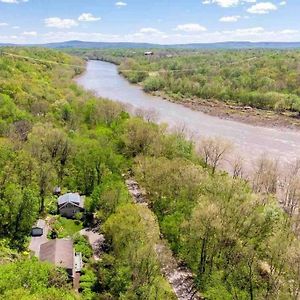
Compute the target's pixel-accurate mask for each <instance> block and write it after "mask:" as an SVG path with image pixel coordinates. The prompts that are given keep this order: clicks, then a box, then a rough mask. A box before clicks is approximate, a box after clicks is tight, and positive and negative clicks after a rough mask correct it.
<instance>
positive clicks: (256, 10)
mask: <svg viewBox="0 0 300 300" xmlns="http://www.w3.org/2000/svg"><path fill="white" fill-rule="evenodd" d="M274 10H277V6H276V5H275V4H273V3H271V2H260V3H257V4H255V5H253V6H251V7H250V8H248V9H247V12H248V13H250V14H259V15H265V14H268V13H269V12H270V11H274Z"/></svg>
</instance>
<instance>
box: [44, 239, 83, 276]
mask: <svg viewBox="0 0 300 300" xmlns="http://www.w3.org/2000/svg"><path fill="white" fill-rule="evenodd" d="M39 258H40V260H41V261H47V262H50V263H52V264H54V265H55V266H56V267H60V268H63V269H65V270H66V271H67V273H68V275H69V276H70V277H71V278H74V277H75V276H76V273H80V272H81V269H82V257H81V253H75V252H74V248H73V241H72V240H67V239H56V240H51V241H48V242H46V243H44V244H42V245H41V246H40V254H39Z"/></svg>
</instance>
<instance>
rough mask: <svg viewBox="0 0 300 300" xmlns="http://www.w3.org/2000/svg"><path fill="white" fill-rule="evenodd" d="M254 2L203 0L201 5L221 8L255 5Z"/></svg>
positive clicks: (246, 0)
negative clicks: (214, 5)
mask: <svg viewBox="0 0 300 300" xmlns="http://www.w3.org/2000/svg"><path fill="white" fill-rule="evenodd" d="M255 2H256V0H204V1H202V3H203V4H217V5H219V6H221V7H232V6H237V5H239V4H243V3H255Z"/></svg>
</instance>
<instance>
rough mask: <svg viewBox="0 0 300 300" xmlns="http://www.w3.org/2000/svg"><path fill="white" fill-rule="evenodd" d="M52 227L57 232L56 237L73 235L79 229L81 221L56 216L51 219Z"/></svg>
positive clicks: (81, 227)
mask: <svg viewBox="0 0 300 300" xmlns="http://www.w3.org/2000/svg"><path fill="white" fill-rule="evenodd" d="M52 221H53V223H52V225H51V227H52V229H53V230H55V231H56V232H57V234H58V238H66V237H73V236H74V235H75V234H76V233H78V232H79V231H80V230H81V229H83V225H82V222H81V221H78V220H72V219H67V218H64V217H61V216H56V217H54V218H53V219H52Z"/></svg>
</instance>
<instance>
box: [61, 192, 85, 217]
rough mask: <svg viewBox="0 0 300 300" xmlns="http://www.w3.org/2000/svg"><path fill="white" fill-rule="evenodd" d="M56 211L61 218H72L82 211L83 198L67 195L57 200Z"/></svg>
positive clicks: (73, 194)
mask: <svg viewBox="0 0 300 300" xmlns="http://www.w3.org/2000/svg"><path fill="white" fill-rule="evenodd" d="M57 206H58V211H59V213H60V215H61V216H63V217H67V218H74V216H75V214H76V213H79V212H82V211H84V197H81V196H80V195H79V194H78V193H68V194H64V195H62V196H60V197H59V198H58V200H57Z"/></svg>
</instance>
